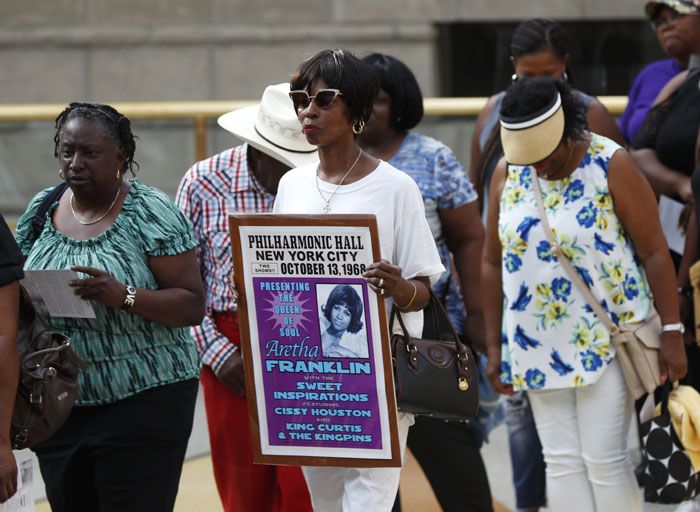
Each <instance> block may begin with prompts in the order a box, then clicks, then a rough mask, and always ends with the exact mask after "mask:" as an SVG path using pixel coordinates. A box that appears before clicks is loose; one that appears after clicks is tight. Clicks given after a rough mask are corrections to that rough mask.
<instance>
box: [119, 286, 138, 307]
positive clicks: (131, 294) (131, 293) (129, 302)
mask: <svg viewBox="0 0 700 512" xmlns="http://www.w3.org/2000/svg"><path fill="white" fill-rule="evenodd" d="M135 299H136V288H135V287H134V286H132V285H130V284H127V285H126V297H125V298H124V304H122V311H129V310H130V309H131V308H132V307H134V300H135Z"/></svg>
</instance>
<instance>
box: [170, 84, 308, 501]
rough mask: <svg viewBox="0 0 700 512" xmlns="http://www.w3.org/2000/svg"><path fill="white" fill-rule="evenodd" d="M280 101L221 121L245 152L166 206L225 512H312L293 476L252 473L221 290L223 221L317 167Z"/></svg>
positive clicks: (223, 158)
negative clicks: (192, 302)
mask: <svg viewBox="0 0 700 512" xmlns="http://www.w3.org/2000/svg"><path fill="white" fill-rule="evenodd" d="M288 93H289V84H286V83H285V84H279V85H274V86H269V87H267V88H266V89H265V92H264V94H263V97H262V100H261V102H260V104H259V105H256V106H253V107H248V108H244V109H239V110H235V111H233V112H229V113H227V114H224V115H223V116H221V117H220V118H219V125H220V126H221V127H223V128H224V129H226V130H228V131H230V132H232V133H233V134H234V135H235V136H236V137H238V138H239V139H241V140H243V141H245V143H244V144H242V145H240V146H236V147H234V148H230V149H227V150H226V151H223V152H221V153H219V154H217V155H214V156H212V157H210V158H208V159H206V160H202V161H201V162H197V163H196V164H195V165H193V166H192V167H191V168H190V169H189V170H188V171H187V173H186V174H185V176H184V177H183V178H182V181H181V182H180V186H179V187H178V191H177V196H176V199H175V201H176V203H177V205H178V207H179V208H180V209H181V210H182V211H183V213H184V214H185V215H186V216H187V217H188V218H189V219H190V220H191V221H192V223H193V224H194V236H195V238H196V239H197V240H198V242H199V246H198V249H197V254H198V257H199V264H200V272H201V274H202V280H203V281H204V287H205V290H206V294H207V314H206V316H205V317H204V320H203V322H202V323H201V325H199V326H197V327H194V328H193V329H192V335H193V337H194V339H195V341H196V343H197V348H198V351H199V356H200V358H201V360H202V363H203V365H204V366H203V368H202V374H201V378H200V380H201V383H202V388H203V390H204V401H205V406H206V411H207V420H208V424H209V439H210V442H211V455H212V461H213V465H214V477H215V479H216V485H217V488H218V490H219V495H220V496H221V500H222V502H223V505H224V509H225V510H226V512H232V511H236V512H248V511H251V512H253V511H254V512H267V511H270V512H287V511H289V512H304V511H307V510H308V511H309V512H310V511H311V510H312V508H311V501H310V499H309V494H308V491H307V490H306V483H305V481H304V477H303V475H302V473H301V470H300V469H299V468H298V467H290V466H265V465H258V464H256V465H253V455H252V443H251V439H252V437H251V432H250V429H249V424H248V409H247V404H246V398H245V379H244V376H243V360H242V358H241V352H240V350H239V348H238V347H239V345H240V334H239V330H238V314H237V313H236V304H235V302H234V297H233V291H232V289H231V287H230V284H229V283H230V276H231V271H232V270H233V261H232V257H231V243H230V237H229V227H228V214H230V213H262V212H270V211H272V205H273V203H274V200H275V194H276V193H277V185H278V183H279V180H280V178H281V177H282V176H283V175H284V173H285V172H287V171H288V170H289V169H290V168H291V167H298V166H301V165H305V164H308V163H311V162H313V161H315V160H317V159H318V157H317V153H316V148H315V147H314V146H311V145H309V144H308V143H307V142H306V138H305V137H304V135H303V133H302V131H301V125H300V124H299V121H298V120H297V118H296V114H295V112H294V107H293V105H292V102H291V100H290V99H289V96H288Z"/></svg>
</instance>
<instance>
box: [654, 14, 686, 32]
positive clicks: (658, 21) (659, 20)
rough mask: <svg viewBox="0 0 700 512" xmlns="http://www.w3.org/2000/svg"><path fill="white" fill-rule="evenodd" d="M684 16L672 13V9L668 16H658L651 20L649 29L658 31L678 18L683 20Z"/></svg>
mask: <svg viewBox="0 0 700 512" xmlns="http://www.w3.org/2000/svg"><path fill="white" fill-rule="evenodd" d="M684 16H685V14H681V13H679V12H678V11H674V10H673V9H669V10H668V16H664V17H661V16H658V17H655V18H654V19H653V20H651V28H653V29H654V30H659V29H660V28H661V27H663V26H664V25H668V24H669V23H672V22H674V21H676V20H678V19H680V18H683V17H684Z"/></svg>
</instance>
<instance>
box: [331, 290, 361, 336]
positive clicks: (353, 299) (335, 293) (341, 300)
mask: <svg viewBox="0 0 700 512" xmlns="http://www.w3.org/2000/svg"><path fill="white" fill-rule="evenodd" d="M337 304H342V305H343V306H345V307H346V308H348V310H349V311H350V325H348V329H347V330H348V331H350V332H351V333H353V334H354V333H356V332H359V331H360V329H362V300H361V299H360V296H359V295H358V294H357V292H356V291H355V289H354V288H353V287H352V286H350V285H349V284H339V285H338V286H336V287H335V288H333V289H332V290H331V293H330V295H328V300H327V301H326V304H325V306H323V308H322V309H323V314H324V315H325V317H326V319H327V320H328V321H329V322H332V320H331V312H332V311H333V308H334V307H335V306H336V305H337Z"/></svg>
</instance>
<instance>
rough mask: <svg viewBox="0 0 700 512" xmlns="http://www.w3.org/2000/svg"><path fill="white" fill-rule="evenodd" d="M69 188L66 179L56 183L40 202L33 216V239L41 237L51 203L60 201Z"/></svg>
mask: <svg viewBox="0 0 700 512" xmlns="http://www.w3.org/2000/svg"><path fill="white" fill-rule="evenodd" d="M67 188H68V184H67V183H66V182H65V181H64V182H62V183H59V184H58V185H56V186H55V187H54V188H53V189H52V190H51V192H49V193H48V194H46V197H44V199H43V200H42V201H41V203H40V204H39V208H37V209H36V213H34V217H32V240H36V239H37V238H39V235H40V234H41V231H42V230H43V229H44V223H45V222H46V213H47V212H48V211H49V208H51V205H52V204H54V203H56V202H58V200H59V199H61V196H62V195H63V193H64V192H65V191H66V189H67Z"/></svg>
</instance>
